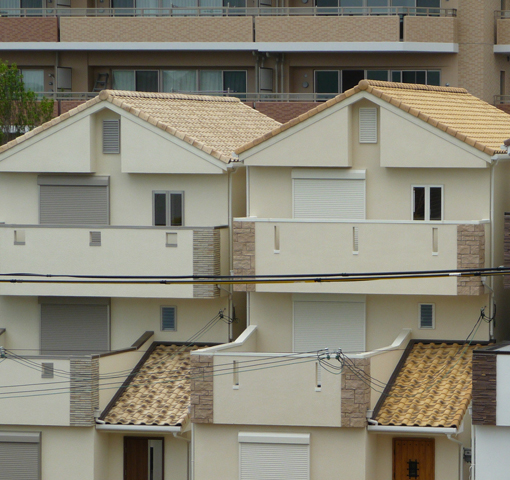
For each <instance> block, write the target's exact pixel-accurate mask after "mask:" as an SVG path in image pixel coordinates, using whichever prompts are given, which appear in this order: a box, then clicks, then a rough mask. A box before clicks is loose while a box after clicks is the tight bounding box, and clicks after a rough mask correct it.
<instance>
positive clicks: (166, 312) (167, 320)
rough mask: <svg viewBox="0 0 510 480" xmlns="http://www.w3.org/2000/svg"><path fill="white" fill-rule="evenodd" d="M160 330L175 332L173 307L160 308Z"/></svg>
mask: <svg viewBox="0 0 510 480" xmlns="http://www.w3.org/2000/svg"><path fill="white" fill-rule="evenodd" d="M161 330H170V331H173V330H176V324H175V307H162V308H161Z"/></svg>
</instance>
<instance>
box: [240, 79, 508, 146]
mask: <svg viewBox="0 0 510 480" xmlns="http://www.w3.org/2000/svg"><path fill="white" fill-rule="evenodd" d="M362 91H366V92H367V93H369V94H371V95H374V96H375V97H378V98H380V99H381V100H384V101H386V102H388V103H391V104H392V105H394V106H395V107H397V108H400V109H401V110H404V111H405V112H408V113H410V114H411V115H413V116H415V117H418V118H419V119H421V120H423V121H424V122H427V123H429V124H430V125H432V126H434V127H437V128H439V129H440V130H442V131H444V132H446V133H448V134H450V135H452V136H453V137H456V138H458V139H459V140H461V141H463V142H465V143H467V144H468V145H471V146H472V147H475V148H476V149H478V150H480V151H482V152H484V153H486V154H487V155H494V154H496V153H506V151H503V150H501V145H502V144H503V141H504V140H505V139H507V138H508V137H510V115H508V114H507V113H505V112H503V111H501V110H500V109H498V108H496V107H494V106H492V105H489V104H488V103H486V102H484V101H483V100H480V99H479V98H477V97H475V96H473V95H471V94H469V93H468V91H467V90H465V89H464V88H450V87H434V86H430V85H415V84H409V83H393V82H380V81H376V80H361V81H360V82H359V84H358V85H357V86H356V87H354V88H351V89H350V90H347V91H346V92H344V93H342V94H341V95H338V96H336V97H335V98H332V99H331V100H328V101H327V102H325V103H323V104H321V105H319V106H318V107H315V108H313V109H312V110H309V111H308V112H306V113H303V114H302V115H300V116H299V117H297V118H294V119H293V120H291V121H290V122H287V123H285V124H283V125H280V126H279V127H276V128H275V129H274V130H272V131H271V132H268V133H266V134H265V135H262V136H260V137H259V138H256V139H255V140H252V141H251V142H249V143H247V144H245V145H243V146H242V147H240V148H238V149H237V150H236V153H237V154H240V153H242V152H245V151H246V150H249V149H250V148H252V147H254V146H256V145H259V144H260V143H262V142H264V141H266V140H268V139H269V138H272V137H275V136H276V135H278V134H280V133H282V132H284V131H286V130H288V129H289V128H292V127H293V126H295V125H297V124H299V123H301V122H304V121H305V120H307V119H308V118H311V117H313V116H314V115H317V114H318V113H320V112H322V111H324V110H326V109H327V108H330V107H332V106H333V105H336V104H338V103H340V102H342V101H343V100H345V99H347V98H349V97H352V96H353V95H355V94H357V93H359V92H362Z"/></svg>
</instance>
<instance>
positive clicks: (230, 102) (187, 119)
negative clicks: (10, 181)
mask: <svg viewBox="0 0 510 480" xmlns="http://www.w3.org/2000/svg"><path fill="white" fill-rule="evenodd" d="M102 101H107V102H110V103H112V104H114V105H116V106H118V107H120V108H122V109H124V110H126V111H127V112H129V113H131V114H133V115H135V116H137V117H139V118H141V119H142V120H145V121H147V122H149V123H151V124H152V125H155V126H156V127H158V128H160V129H161V130H164V131H166V132H168V133H170V134H171V135H174V136H175V137H177V138H180V139H181V140H184V141H185V142H187V143H189V144H190V145H193V146H194V147H196V148H198V149H200V150H203V151H204V152H206V153H208V154H210V155H212V156H213V157H215V158H217V159H218V160H221V161H223V162H225V163H229V162H231V161H234V160H235V158H233V157H232V152H234V151H235V150H236V148H238V147H240V146H241V145H244V144H246V143H248V142H250V141H252V140H253V139H255V138H257V137H260V136H261V135H264V134H265V133H267V132H269V131H271V130H273V129H274V128H276V127H278V126H279V125H281V124H280V123H279V122H277V121H276V120H273V119H272V118H270V117H267V116H266V115H264V114H262V113H260V112H259V111H257V110H254V109H253V108H251V107H249V106H247V105H245V104H243V103H242V102H241V101H240V100H239V99H238V98H232V97H228V98H227V97H213V96H205V95H184V94H177V93H146V92H127V91H120V90H103V91H102V92H101V93H100V94H99V95H98V96H97V97H95V98H93V99H91V100H89V101H87V102H85V103H83V104H82V105H79V106H78V107H76V108H73V109H72V110H69V112H66V113H64V114H62V115H60V116H58V117H56V118H54V119H53V120H51V121H49V122H47V123H45V124H43V125H41V126H39V127H37V128H35V129H34V130H31V131H30V132H28V133H26V134H25V135H22V136H21V137H18V138H16V139H14V140H12V141H11V142H9V143H6V144H5V145H3V146H0V153H2V152H4V151H5V150H8V149H9V148H12V147H14V146H16V145H18V144H19V143H22V142H24V141H26V140H28V139H30V138H32V137H33V136H34V135H37V134H38V133H40V132H43V131H45V130H47V129H48V128H51V127H52V126H54V125H56V124H58V123H61V122H63V121H65V120H66V119H68V118H69V117H72V116H74V115H76V114H78V113H80V112H82V111H83V110H86V109H87V108H89V107H91V106H93V105H95V104H97V103H99V102H102Z"/></svg>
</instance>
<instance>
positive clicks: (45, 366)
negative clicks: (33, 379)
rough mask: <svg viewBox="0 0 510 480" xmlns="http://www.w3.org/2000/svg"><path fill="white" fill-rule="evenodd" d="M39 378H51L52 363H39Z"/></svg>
mask: <svg viewBox="0 0 510 480" xmlns="http://www.w3.org/2000/svg"><path fill="white" fill-rule="evenodd" d="M41 368H42V373H41V378H53V363H41Z"/></svg>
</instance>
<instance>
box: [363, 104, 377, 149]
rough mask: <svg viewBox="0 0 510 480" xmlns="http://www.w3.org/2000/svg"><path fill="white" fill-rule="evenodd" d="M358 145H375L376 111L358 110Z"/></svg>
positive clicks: (372, 109) (373, 109)
mask: <svg viewBox="0 0 510 480" xmlns="http://www.w3.org/2000/svg"><path fill="white" fill-rule="evenodd" d="M359 143H377V109H376V108H360V109H359Z"/></svg>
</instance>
